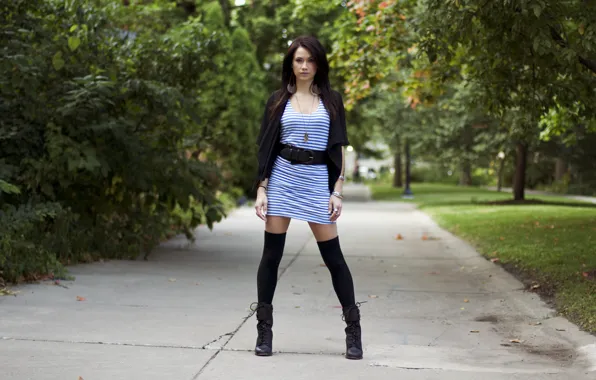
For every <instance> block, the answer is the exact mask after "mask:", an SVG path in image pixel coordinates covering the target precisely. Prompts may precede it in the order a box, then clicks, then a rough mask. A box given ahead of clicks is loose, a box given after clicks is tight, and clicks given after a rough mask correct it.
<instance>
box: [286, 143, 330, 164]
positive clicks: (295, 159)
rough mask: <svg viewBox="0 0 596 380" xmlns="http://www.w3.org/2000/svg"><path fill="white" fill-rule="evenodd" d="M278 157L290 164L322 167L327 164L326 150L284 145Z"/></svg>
mask: <svg viewBox="0 0 596 380" xmlns="http://www.w3.org/2000/svg"><path fill="white" fill-rule="evenodd" d="M279 155H280V156H282V157H283V158H285V159H286V160H288V161H290V162H291V163H292V164H304V165H323V164H326V163H327V151H326V150H311V149H303V148H298V147H296V146H292V145H284V146H283V148H282V149H281V151H280V152H279Z"/></svg>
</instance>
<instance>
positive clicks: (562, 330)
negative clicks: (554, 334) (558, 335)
mask: <svg viewBox="0 0 596 380" xmlns="http://www.w3.org/2000/svg"><path fill="white" fill-rule="evenodd" d="M555 330H557V331H566V330H565V329H555Z"/></svg>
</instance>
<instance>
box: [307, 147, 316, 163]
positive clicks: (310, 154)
mask: <svg viewBox="0 0 596 380" xmlns="http://www.w3.org/2000/svg"><path fill="white" fill-rule="evenodd" d="M304 153H307V154H308V160H306V161H305V162H304V163H305V164H310V163H311V162H313V160H314V159H315V153H314V152H313V151H312V150H310V149H308V150H307V149H305V150H304Z"/></svg>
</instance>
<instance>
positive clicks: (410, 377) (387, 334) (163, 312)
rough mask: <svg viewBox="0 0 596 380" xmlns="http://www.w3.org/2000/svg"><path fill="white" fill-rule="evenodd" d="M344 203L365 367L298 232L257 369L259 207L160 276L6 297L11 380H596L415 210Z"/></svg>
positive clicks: (563, 326)
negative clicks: (348, 352) (351, 349)
mask: <svg viewBox="0 0 596 380" xmlns="http://www.w3.org/2000/svg"><path fill="white" fill-rule="evenodd" d="M346 192H347V197H346V202H345V205H344V212H343V215H342V217H341V219H340V222H339V230H340V241H341V244H342V248H343V251H344V253H345V255H346V257H347V261H348V264H349V265H350V268H351V270H352V274H353V277H354V281H355V285H356V298H357V300H359V301H366V303H363V304H362V307H361V313H362V318H363V319H362V326H363V343H364V348H365V352H364V355H365V357H364V359H363V360H361V361H349V360H346V359H344V358H343V356H342V354H343V352H344V349H345V343H344V332H343V328H344V326H345V325H344V323H343V322H342V320H341V309H340V308H339V304H338V301H337V298H336V296H335V294H334V292H333V288H332V286H331V279H330V276H329V273H328V271H327V268H325V267H324V266H322V260H321V258H320V255H319V252H318V248H317V245H316V241H315V240H314V239H313V237H312V234H311V232H310V230H309V229H308V226H307V224H306V223H304V222H300V221H293V222H292V224H291V226H290V230H289V234H288V238H287V245H286V251H285V256H284V260H283V262H282V264H281V267H280V281H279V283H278V287H277V291H276V295H275V300H274V307H275V309H274V318H275V324H274V351H275V354H274V356H272V357H266V358H262V357H256V356H254V354H253V348H254V343H255V337H256V329H255V325H256V321H255V319H254V316H251V317H249V315H250V314H251V312H250V310H249V306H250V304H251V303H252V302H254V301H256V271H257V267H258V264H259V259H260V253H261V248H262V241H263V223H262V222H261V221H260V220H259V219H258V218H257V217H256V216H255V215H254V211H253V209H251V208H250V207H246V208H241V209H238V210H236V211H234V213H233V214H232V215H231V216H230V217H229V218H228V219H226V220H225V221H223V222H222V223H220V224H218V225H216V227H215V228H214V231H212V232H211V231H208V230H207V229H203V228H201V229H199V230H198V231H197V233H198V240H197V243H196V244H195V245H189V244H188V243H187V242H186V241H185V240H184V239H183V238H177V239H173V240H171V241H169V242H167V243H166V244H163V245H162V246H161V247H159V248H158V249H157V250H156V251H155V252H154V253H153V254H152V255H151V256H150V257H149V260H148V261H136V262H132V261H131V262H128V261H112V262H104V263H95V264H89V265H78V266H73V267H71V272H72V274H74V275H75V276H76V281H73V282H65V283H63V284H64V285H66V286H67V288H64V287H61V286H56V285H52V284H51V283H48V284H40V285H27V286H23V287H20V288H18V289H14V290H19V291H20V293H19V294H18V295H17V296H16V297H0V337H1V339H0V379H2V380H25V379H35V380H45V379H60V380H63V379H75V380H76V379H78V378H79V376H80V377H81V378H82V379H84V380H94V379H95V380H98V379H101V380H116V379H126V380H131V379H139V380H141V379H142V380H153V379H155V380H157V379H159V380H163V379H168V380H169V379H175V380H181V379H182V380H191V379H200V380H215V379H230V380H251V379H255V380H256V379H259V380H261V379H262V380H268V379H271V380H273V379H275V380H280V379H287V380H293V379H342V380H343V379H350V380H351V379H375V380H377V379H379V380H385V379H387V380H389V379H391V380H394V379H406V380H421V379H427V380H439V379H440V380H449V379H457V380H477V379H482V380H506V379H507V380H511V379H532V380H534V379H536V380H542V379H557V380H559V379H566V380H567V379H569V380H584V379H585V380H588V379H594V378H596V338H595V337H594V336H592V335H589V334H585V333H582V332H580V331H579V330H578V329H577V328H576V327H575V326H574V325H572V324H570V323H569V322H567V321H566V320H565V319H563V318H560V317H557V316H555V314H554V312H553V311H552V310H551V309H549V308H547V307H546V306H545V305H544V304H543V303H542V302H541V301H540V299H539V298H538V297H537V296H536V295H534V294H532V293H527V292H525V291H523V286H522V284H521V283H520V282H518V281H516V280H515V279H514V278H513V277H512V276H510V275H508V274H507V273H506V272H505V271H503V270H502V269H501V268H500V267H498V266H497V265H494V264H492V263H490V262H488V261H486V260H485V259H483V258H481V257H480V256H479V255H478V254H477V253H476V252H475V251H474V250H473V249H471V248H470V247H469V246H467V245H466V244H464V243H463V242H461V241H459V240H458V239H456V238H455V237H453V236H452V235H450V234H449V233H447V232H445V231H443V230H441V229H439V228H438V227H437V226H436V225H435V224H434V222H433V221H432V220H431V219H430V218H429V217H427V216H426V215H425V214H423V213H421V212H419V211H417V210H415V209H414V208H413V206H411V205H409V204H401V203H376V202H358V201H356V200H366V198H367V197H366V193H365V192H364V188H362V187H348V188H346ZM397 234H401V235H402V237H403V240H396V239H395V236H396V235H397ZM422 236H427V237H428V238H427V239H425V240H423V239H422ZM77 297H84V300H77ZM247 318H248V319H247Z"/></svg>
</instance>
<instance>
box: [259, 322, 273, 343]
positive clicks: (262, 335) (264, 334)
mask: <svg viewBox="0 0 596 380" xmlns="http://www.w3.org/2000/svg"><path fill="white" fill-rule="evenodd" d="M269 329H270V326H269V324H268V323H267V321H259V323H257V331H258V341H259V345H261V344H264V343H266V341H267V338H268V336H269Z"/></svg>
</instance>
